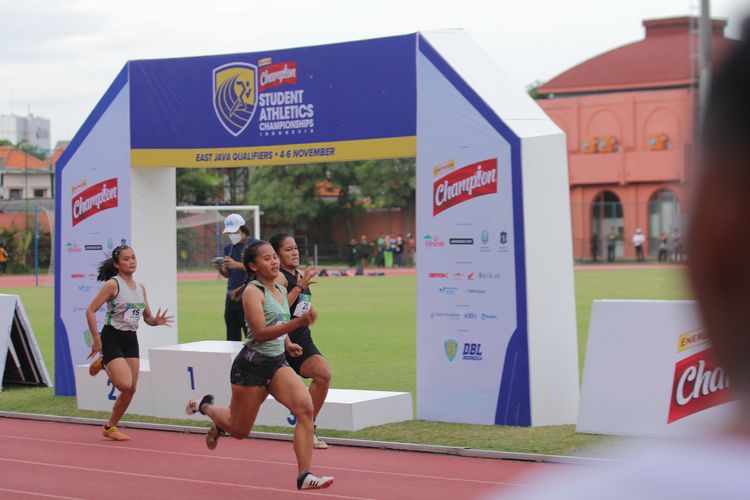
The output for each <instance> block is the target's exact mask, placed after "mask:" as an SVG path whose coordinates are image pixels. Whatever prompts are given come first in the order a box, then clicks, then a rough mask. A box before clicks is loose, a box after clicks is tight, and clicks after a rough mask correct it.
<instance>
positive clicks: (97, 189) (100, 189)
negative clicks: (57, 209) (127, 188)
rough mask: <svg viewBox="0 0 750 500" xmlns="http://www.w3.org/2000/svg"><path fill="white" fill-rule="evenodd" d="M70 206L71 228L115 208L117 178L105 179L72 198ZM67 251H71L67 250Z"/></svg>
mask: <svg viewBox="0 0 750 500" xmlns="http://www.w3.org/2000/svg"><path fill="white" fill-rule="evenodd" d="M71 204H72V208H73V226H75V225H76V224H78V223H79V222H82V221H84V220H86V219H88V218H89V217H91V216H92V215H96V214H98V213H99V212H101V211H102V210H107V209H108V208H115V207H116V206H117V178H113V179H107V180H106V181H103V182H100V183H99V184H94V185H93V186H91V187H90V188H88V189H86V190H84V191H81V192H80V193H79V194H77V195H75V196H74V197H73V199H72V200H71ZM68 251H71V250H70V249H68ZM79 251H80V250H79Z"/></svg>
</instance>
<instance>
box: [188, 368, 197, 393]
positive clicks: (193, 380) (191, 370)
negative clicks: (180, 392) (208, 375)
mask: <svg viewBox="0 0 750 500" xmlns="http://www.w3.org/2000/svg"><path fill="white" fill-rule="evenodd" d="M187 371H188V373H189V374H190V390H191V391H194V390H195V377H194V376H193V367H192V366H188V369H187Z"/></svg>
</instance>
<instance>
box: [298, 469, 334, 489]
mask: <svg viewBox="0 0 750 500" xmlns="http://www.w3.org/2000/svg"><path fill="white" fill-rule="evenodd" d="M332 484H333V477H331V476H321V477H318V476H316V475H315V474H313V473H312V472H305V473H304V475H303V476H300V477H298V478H297V489H298V490H322V489H323V488H328V487H329V486H331V485H332Z"/></svg>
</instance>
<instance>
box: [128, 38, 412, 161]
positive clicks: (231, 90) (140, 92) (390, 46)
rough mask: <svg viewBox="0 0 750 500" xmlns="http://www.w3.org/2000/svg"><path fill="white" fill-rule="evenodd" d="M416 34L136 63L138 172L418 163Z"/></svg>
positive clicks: (133, 75)
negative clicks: (414, 160) (414, 158)
mask: <svg viewBox="0 0 750 500" xmlns="http://www.w3.org/2000/svg"><path fill="white" fill-rule="evenodd" d="M415 47H416V35H404V36H398V37H391V38H382V39H375V40H365V41H360V42H351V43H346V44H333V45H323V46H317V47H305V48H301V49H286V50H275V51H265V52H251V53H244V54H230V55H220V56H207V57H192V58H180V59H164V60H144V61H133V62H130V63H129V74H130V89H131V105H130V112H131V117H132V124H131V147H132V150H133V151H132V155H131V157H132V165H133V166H162V165H179V166H196V167H217V166H221V167H225V166H247V165H268V164H284V165H288V164H293V163H314V162H320V161H345V160H354V159H372V158H393V157H403V156H414V154H415V147H416V146H415V135H416V106H415V102H416V84H415V76H416V69H415V61H414V51H415Z"/></svg>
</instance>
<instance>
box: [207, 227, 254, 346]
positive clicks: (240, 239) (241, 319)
mask: <svg viewBox="0 0 750 500" xmlns="http://www.w3.org/2000/svg"><path fill="white" fill-rule="evenodd" d="M223 232H224V234H226V235H227V237H228V238H229V243H228V244H227V245H226V246H225V247H224V259H223V260H220V261H215V262H214V265H215V266H216V269H217V270H218V271H219V274H221V275H222V276H223V277H225V278H227V293H226V296H225V298H224V323H226V326H227V340H235V341H242V339H243V337H244V336H247V326H246V325H245V315H244V313H243V311H242V302H238V301H236V300H232V299H231V297H230V295H231V293H232V291H233V290H236V289H237V288H239V287H241V286H242V284H243V283H244V282H245V278H246V277H247V274H246V272H245V265H244V264H243V263H242V252H244V251H245V247H246V246H247V245H249V244H250V243H252V242H253V241H256V240H255V238H252V237H250V230H249V229H248V228H247V226H246V225H245V219H243V218H242V216H241V215H240V214H230V215H228V216H227V217H226V219H224V231H223Z"/></svg>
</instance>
